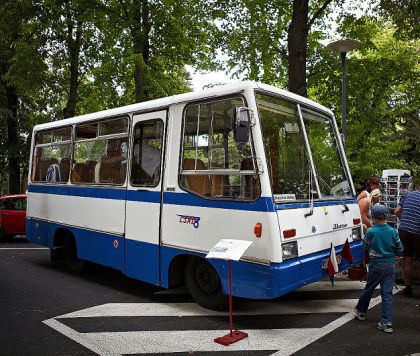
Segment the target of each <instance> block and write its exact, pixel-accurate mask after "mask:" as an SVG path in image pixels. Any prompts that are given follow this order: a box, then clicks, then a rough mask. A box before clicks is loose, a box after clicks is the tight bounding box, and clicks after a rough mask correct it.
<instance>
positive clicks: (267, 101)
mask: <svg viewBox="0 0 420 356" xmlns="http://www.w3.org/2000/svg"><path fill="white" fill-rule="evenodd" d="M256 98H257V105H258V114H259V117H260V122H261V127H262V131H263V142H264V147H265V152H266V156H267V164H268V171H269V175H270V181H271V187H272V190H273V195H274V199H275V200H276V201H279V202H281V201H285V200H288V201H290V200H306V199H310V198H311V197H313V198H318V196H317V191H316V187H315V184H314V179H313V175H312V172H311V168H310V165H309V160H308V158H307V149H306V146H305V140H304V136H303V132H302V127H301V125H300V121H299V117H298V113H297V107H296V105H295V104H293V103H290V102H287V101H284V100H281V99H278V98H274V97H270V96H266V95H261V94H257V95H256Z"/></svg>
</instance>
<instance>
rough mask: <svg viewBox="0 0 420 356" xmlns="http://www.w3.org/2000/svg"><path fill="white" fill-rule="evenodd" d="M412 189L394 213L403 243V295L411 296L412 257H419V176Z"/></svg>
mask: <svg viewBox="0 0 420 356" xmlns="http://www.w3.org/2000/svg"><path fill="white" fill-rule="evenodd" d="M414 189H415V190H414V191H412V192H410V193H408V194H407V196H406V197H405V199H404V200H403V201H401V202H400V203H399V204H398V206H397V207H396V209H395V211H394V213H395V215H397V216H398V217H399V218H400V225H399V228H398V233H399V235H400V237H401V241H402V243H403V245H404V255H403V263H402V268H403V278H404V284H405V290H404V295H405V296H407V297H412V296H413V287H412V266H413V258H414V257H415V258H418V259H420V178H419V177H418V178H417V180H416V181H415V182H414Z"/></svg>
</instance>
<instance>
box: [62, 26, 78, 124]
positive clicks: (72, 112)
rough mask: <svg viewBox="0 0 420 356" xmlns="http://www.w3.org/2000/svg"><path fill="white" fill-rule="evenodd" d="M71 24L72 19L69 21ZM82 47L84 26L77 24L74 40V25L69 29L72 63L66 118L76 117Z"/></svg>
mask: <svg viewBox="0 0 420 356" xmlns="http://www.w3.org/2000/svg"><path fill="white" fill-rule="evenodd" d="M68 21H69V23H70V21H71V19H68ZM81 45H82V24H81V22H80V21H77V23H76V36H75V38H73V25H72V24H70V25H69V26H68V29H67V48H68V50H69V61H70V90H69V98H68V100H67V105H66V107H65V108H64V117H65V118H67V117H73V116H76V104H77V97H78V89H79V54H80V47H81Z"/></svg>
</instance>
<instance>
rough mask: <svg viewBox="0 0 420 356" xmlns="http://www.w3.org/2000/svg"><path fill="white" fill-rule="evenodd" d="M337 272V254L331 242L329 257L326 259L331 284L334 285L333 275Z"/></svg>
mask: <svg viewBox="0 0 420 356" xmlns="http://www.w3.org/2000/svg"><path fill="white" fill-rule="evenodd" d="M337 272H338V263H337V256H336V255H335V249H334V245H333V244H332V243H331V250H330V258H329V259H328V265H327V273H328V275H329V276H330V280H331V285H332V286H334V275H335V274H336V273H337Z"/></svg>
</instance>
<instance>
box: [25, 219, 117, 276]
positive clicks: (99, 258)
mask: <svg viewBox="0 0 420 356" xmlns="http://www.w3.org/2000/svg"><path fill="white" fill-rule="evenodd" d="M27 224H28V235H27V238H28V240H29V241H30V242H33V243H37V244H40V245H43V246H46V247H48V248H50V249H51V248H52V247H53V244H54V236H55V233H56V231H57V229H64V230H67V231H69V232H71V234H72V235H73V237H74V239H75V240H76V246H77V257H78V258H80V259H82V260H86V261H91V262H95V263H99V264H101V265H104V266H108V267H112V268H115V269H118V270H120V271H122V272H124V238H123V236H119V235H113V234H106V233H103V232H99V231H92V230H86V229H81V228H78V227H75V226H69V225H62V224H58V223H52V222H48V221H42V220H38V219H34V218H29V219H27Z"/></svg>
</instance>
